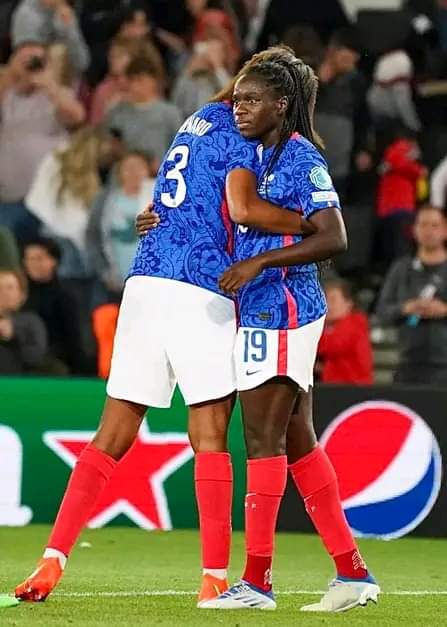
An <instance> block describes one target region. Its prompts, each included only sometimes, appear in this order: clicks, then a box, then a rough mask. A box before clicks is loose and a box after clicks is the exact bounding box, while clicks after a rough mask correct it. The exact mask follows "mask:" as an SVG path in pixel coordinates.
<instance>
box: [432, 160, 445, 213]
mask: <svg viewBox="0 0 447 627" xmlns="http://www.w3.org/2000/svg"><path fill="white" fill-rule="evenodd" d="M430 204H432V205H433V206H434V207H439V208H440V209H447V157H444V159H442V161H441V162H440V163H438V165H437V166H436V168H435V169H434V170H433V172H432V173H431V177H430Z"/></svg>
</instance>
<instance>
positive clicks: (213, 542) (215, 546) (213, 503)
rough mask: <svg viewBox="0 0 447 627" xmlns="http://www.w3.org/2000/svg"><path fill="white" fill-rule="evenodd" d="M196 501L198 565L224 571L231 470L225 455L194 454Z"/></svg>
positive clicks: (229, 526)
mask: <svg viewBox="0 0 447 627" xmlns="http://www.w3.org/2000/svg"><path fill="white" fill-rule="evenodd" d="M195 484H196V499H197V507H198V509H199V519H200V539H201V543H202V566H203V568H206V569H213V570H215V569H216V570H217V569H226V568H228V563H229V561H230V546H231V506H232V501H233V468H232V466H231V456H230V454H229V453H197V455H196V457H195Z"/></svg>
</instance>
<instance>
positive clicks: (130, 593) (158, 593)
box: [53, 590, 447, 598]
mask: <svg viewBox="0 0 447 627" xmlns="http://www.w3.org/2000/svg"><path fill="white" fill-rule="evenodd" d="M326 592H327V590H282V591H278V592H276V591H275V595H278V596H292V595H309V596H317V595H322V594H325V593H326ZM196 594H198V592H197V591H194V590H141V591H140V590H118V591H97V592H56V593H55V594H54V595H53V596H56V597H73V598H95V597H111V598H113V597H169V596H177V597H189V596H195V595H196ZM382 594H383V595H385V596H397V597H426V596H447V590H390V591H384V592H382Z"/></svg>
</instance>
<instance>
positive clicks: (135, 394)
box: [107, 276, 236, 407]
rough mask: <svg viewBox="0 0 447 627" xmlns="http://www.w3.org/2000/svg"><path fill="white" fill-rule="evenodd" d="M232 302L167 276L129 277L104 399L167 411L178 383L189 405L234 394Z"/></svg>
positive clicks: (233, 321)
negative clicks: (162, 277)
mask: <svg viewBox="0 0 447 627" xmlns="http://www.w3.org/2000/svg"><path fill="white" fill-rule="evenodd" d="M235 339H236V316H235V307H234V303H233V302H232V301H231V300H229V299H228V298H224V297H223V296H220V295H219V294H214V293H213V292H210V291H208V290H205V289H202V288H200V287H196V286H195V285H190V284H188V283H182V282H180V281H173V280H168V279H160V278H155V277H146V276H135V277H131V278H130V279H128V281H127V283H126V287H125V289H124V296H123V302H122V304H121V309H120V314H119V318H118V327H117V331H116V336H115V342H114V346H113V357H112V367H111V371H110V377H109V381H108V383H107V394H108V395H109V396H111V397H112V398H117V399H122V400H127V401H133V402H134V403H140V404H141V405H147V406H149V407H170V405H171V399H172V395H173V393H174V389H175V385H176V383H178V385H179V388H180V391H181V392H182V394H183V397H184V399H185V403H186V404H187V405H194V404H196V403H202V402H204V401H210V400H213V399H218V398H223V397H224V396H227V395H228V394H231V393H232V392H233V391H234V390H235V389H236V376H235V370H234V362H233V351H234V343H235Z"/></svg>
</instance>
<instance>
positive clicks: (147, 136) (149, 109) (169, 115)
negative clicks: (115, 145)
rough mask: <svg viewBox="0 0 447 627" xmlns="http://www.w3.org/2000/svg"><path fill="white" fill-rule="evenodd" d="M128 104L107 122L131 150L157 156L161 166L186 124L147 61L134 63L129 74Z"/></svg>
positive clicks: (154, 68)
mask: <svg viewBox="0 0 447 627" xmlns="http://www.w3.org/2000/svg"><path fill="white" fill-rule="evenodd" d="M126 76H127V80H128V84H129V88H128V100H129V101H128V102H121V103H120V104H117V105H116V106H115V107H113V108H112V109H111V111H110V112H109V113H108V114H107V116H106V119H105V126H106V128H107V129H109V130H110V131H113V132H114V133H118V134H120V136H121V138H122V140H123V141H124V143H125V144H126V146H127V147H128V149H129V150H139V151H141V152H144V153H147V154H151V155H154V157H155V158H156V159H157V161H158V162H161V160H162V159H163V157H164V155H165V152H166V151H167V149H168V148H169V146H170V145H171V142H172V139H173V137H174V135H175V134H176V132H177V130H178V128H179V127H180V124H181V122H182V119H181V116H180V112H179V111H178V109H177V107H175V106H174V105H172V104H170V103H169V102H167V101H166V100H164V99H163V95H162V94H163V80H162V78H161V77H160V75H159V71H158V69H157V66H156V64H155V63H153V62H152V61H149V60H148V59H146V58H138V59H134V61H132V63H130V65H129V67H128V68H127V70H126Z"/></svg>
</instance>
